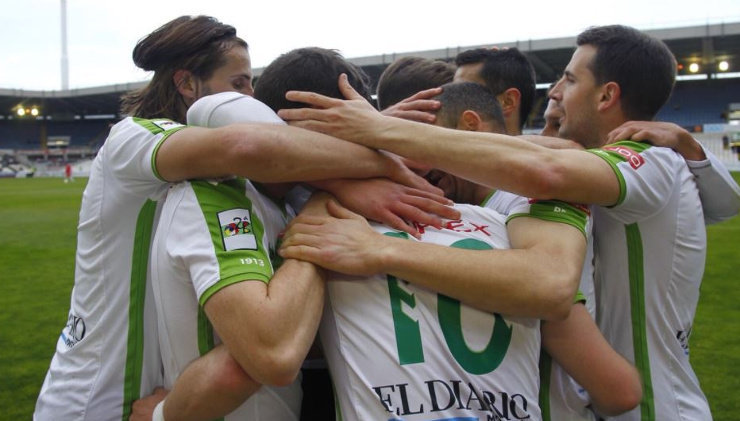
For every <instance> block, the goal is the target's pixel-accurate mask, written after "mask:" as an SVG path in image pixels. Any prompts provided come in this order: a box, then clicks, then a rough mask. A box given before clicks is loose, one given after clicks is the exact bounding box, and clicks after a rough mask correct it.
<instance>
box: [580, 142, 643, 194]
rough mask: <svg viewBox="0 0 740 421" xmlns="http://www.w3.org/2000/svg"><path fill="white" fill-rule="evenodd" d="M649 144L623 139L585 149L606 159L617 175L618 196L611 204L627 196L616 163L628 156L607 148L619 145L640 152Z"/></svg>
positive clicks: (625, 187) (624, 184)
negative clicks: (599, 146) (595, 147)
mask: <svg viewBox="0 0 740 421" xmlns="http://www.w3.org/2000/svg"><path fill="white" fill-rule="evenodd" d="M650 146H651V145H650V144H649V143H644V142H633V141H630V140H623V141H620V142H615V143H612V144H609V145H605V146H602V147H601V148H599V149H587V150H586V152H591V153H592V154H594V155H596V156H598V157H600V158H601V159H603V160H604V161H606V163H607V164H609V166H610V167H612V170H613V171H614V174H615V175H616V176H617V181H618V182H619V198H618V199H617V203H615V204H614V205H612V206H617V205H620V204H621V203H622V202H624V198H625V197H626V196H627V184H626V183H625V181H624V176H622V172H621V171H619V169H618V168H617V165H618V164H619V163H621V162H626V161H627V159H628V158H627V157H626V156H624V155H621V154H620V153H618V152H616V151H614V150H609V149H610V148H620V147H621V148H626V149H630V150H632V151H633V152H635V153H637V154H640V153H642V152H644V151H645V150H646V149H648V148H649V147H650Z"/></svg>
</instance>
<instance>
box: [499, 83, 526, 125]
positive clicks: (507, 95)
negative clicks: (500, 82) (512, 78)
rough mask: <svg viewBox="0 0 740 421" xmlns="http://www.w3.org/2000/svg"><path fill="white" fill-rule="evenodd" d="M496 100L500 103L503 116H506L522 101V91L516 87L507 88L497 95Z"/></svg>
mask: <svg viewBox="0 0 740 421" xmlns="http://www.w3.org/2000/svg"><path fill="white" fill-rule="evenodd" d="M498 102H499V103H500V104H501V111H503V113H504V117H507V118H508V117H509V116H511V115H513V114H514V113H516V112H517V109H518V108H519V104H520V103H521V102H522V93H521V92H519V89H517V88H509V89H507V90H505V91H504V92H502V93H501V94H499V95H498Z"/></svg>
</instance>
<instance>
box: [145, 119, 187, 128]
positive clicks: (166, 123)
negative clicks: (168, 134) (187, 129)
mask: <svg viewBox="0 0 740 421" xmlns="http://www.w3.org/2000/svg"><path fill="white" fill-rule="evenodd" d="M152 124H154V125H155V126H157V127H159V128H160V129H162V130H164V131H167V130H172V129H175V128H177V127H182V126H184V124H181V123H178V122H176V121H172V120H164V119H159V120H152Z"/></svg>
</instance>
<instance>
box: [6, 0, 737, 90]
mask: <svg viewBox="0 0 740 421" xmlns="http://www.w3.org/2000/svg"><path fill="white" fill-rule="evenodd" d="M666 4H668V5H670V6H669V7H666V6H665V5H666ZM0 10H1V12H0V13H1V14H0V34H1V35H2V36H0V39H2V41H1V42H0V88H4V89H26V90H58V89H60V88H61V56H62V53H61V51H62V48H61V29H60V28H61V26H60V15H61V1H60V0H20V1H12V2H11V1H3V4H2V8H1V9H0ZM185 14H207V15H211V16H214V17H216V18H218V19H220V20H221V21H223V22H225V23H228V24H231V25H233V26H235V27H236V28H237V31H238V34H239V35H240V36H241V37H242V38H244V39H245V40H246V41H247V42H248V43H249V45H250V53H251V56H252V65H253V66H254V67H264V66H266V65H267V64H269V63H270V61H271V60H273V59H274V58H275V57H277V56H278V55H280V54H281V53H284V52H286V51H289V50H291V49H293V48H298V47H306V46H319V47H325V48H334V49H337V50H339V51H340V52H342V54H343V55H344V56H345V57H349V58H351V57H362V56H369V55H379V54H390V53H394V52H399V53H400V52H408V51H420V50H431V49H438V48H446V47H453V48H455V47H458V46H471V45H481V44H491V43H497V42H501V43H504V42H512V41H517V40H528V39H544V38H556V37H565V36H575V35H576V34H578V33H579V32H580V31H582V30H583V29H585V28H587V27H588V26H591V25H606V24H613V23H620V24H625V25H630V26H634V27H636V28H638V29H654V28H665V27H676V26H691V25H702V24H706V23H722V22H740V1H738V0H703V1H695V0H692V1H686V0H674V1H672V2H650V1H645V0H620V1H618V2H594V1H593V0H574V1H549V2H541V1H508V2H501V1H494V0H465V1H454V0H447V1H429V0H426V1H416V0H413V1H411V0H368V1H346V0H345V1H340V0H316V1H297V0H283V1H281V0H273V1H249V0H205V1H204V0H201V1H197V2H196V1H189V0H179V1H171V0H126V1H107V0H67V22H68V24H67V40H68V62H69V87H70V88H71V89H74V88H85V87H91V86H101V85H110V84H116V83H127V82H138V81H143V80H147V79H148V78H149V77H150V74H148V73H146V72H144V71H141V70H139V69H137V68H136V67H135V66H134V65H133V63H132V61H131V51H132V50H133V47H134V45H135V44H136V42H137V41H138V40H139V39H140V38H141V37H143V36H145V35H146V34H148V33H149V32H151V31H152V30H154V29H156V28H157V27H158V26H160V25H161V24H163V23H165V22H167V21H169V20H170V19H173V18H175V17H177V16H180V15H185Z"/></svg>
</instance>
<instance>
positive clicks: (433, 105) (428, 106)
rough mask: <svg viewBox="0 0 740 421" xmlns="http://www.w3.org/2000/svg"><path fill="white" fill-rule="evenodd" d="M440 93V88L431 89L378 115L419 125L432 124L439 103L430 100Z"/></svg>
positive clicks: (435, 117) (416, 94)
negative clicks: (415, 122)
mask: <svg viewBox="0 0 740 421" xmlns="http://www.w3.org/2000/svg"><path fill="white" fill-rule="evenodd" d="M440 93H442V88H431V89H427V90H424V91H420V92H417V93H415V94H414V95H412V96H410V97H408V98H406V99H404V100H403V101H401V102H399V103H396V104H393V105H391V106H390V107H388V108H386V109H385V110H383V111H381V112H380V113H381V114H383V115H385V116H389V117H396V118H402V119H404V120H412V121H418V122H420V123H434V121H435V120H436V119H437V110H439V107H440V106H441V103H440V102H439V101H437V100H434V99H432V98H434V97H435V96H437V95H439V94H440Z"/></svg>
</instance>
